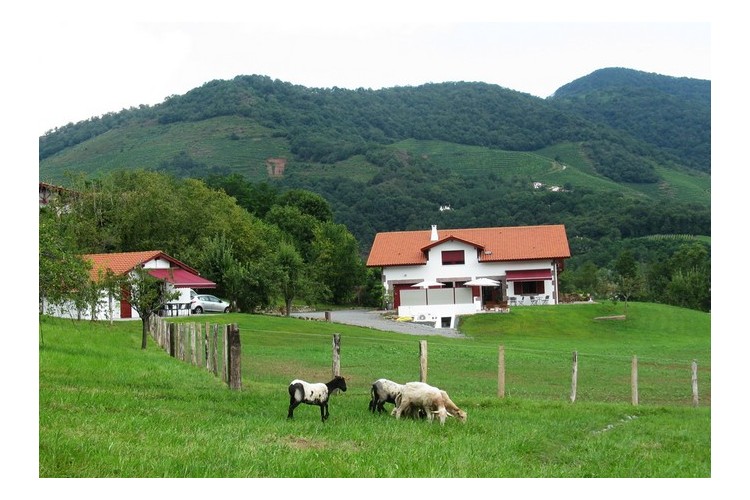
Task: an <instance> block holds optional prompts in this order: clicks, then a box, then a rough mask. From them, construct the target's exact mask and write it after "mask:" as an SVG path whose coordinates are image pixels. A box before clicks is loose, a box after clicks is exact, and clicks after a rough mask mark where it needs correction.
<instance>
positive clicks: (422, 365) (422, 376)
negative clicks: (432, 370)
mask: <svg viewBox="0 0 750 500" xmlns="http://www.w3.org/2000/svg"><path fill="white" fill-rule="evenodd" d="M419 381H420V382H425V383H426V382H427V341H426V340H420V341H419Z"/></svg>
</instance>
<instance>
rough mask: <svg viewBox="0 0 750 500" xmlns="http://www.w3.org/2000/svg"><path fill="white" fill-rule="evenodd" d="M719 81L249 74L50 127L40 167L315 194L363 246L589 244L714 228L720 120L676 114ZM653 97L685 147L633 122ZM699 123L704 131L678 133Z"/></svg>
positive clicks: (43, 172)
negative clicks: (499, 236)
mask: <svg viewBox="0 0 750 500" xmlns="http://www.w3.org/2000/svg"><path fill="white" fill-rule="evenodd" d="M705 83H706V82H701V81H695V80H690V79H673V78H670V77H661V76H659V75H651V74H647V73H641V72H635V71H631V70H622V71H620V70H603V71H602V72H598V73H595V74H593V75H589V76H588V77H584V78H582V79H579V80H576V81H575V82H571V84H569V85H568V86H565V87H563V88H561V89H560V90H559V91H558V92H557V93H556V94H555V96H554V97H553V98H550V99H540V98H536V97H533V96H530V95H528V94H523V93H520V92H516V91H512V90H508V89H505V88H502V87H499V86H497V85H489V84H485V83H469V82H451V83H438V84H427V85H421V86H417V87H395V88H389V89H382V90H371V89H357V90H346V89H339V88H330V89H318V88H306V87H303V86H299V85H293V84H290V83H287V82H282V81H279V80H273V79H271V78H268V77H265V76H257V75H253V76H238V77H236V78H233V79H231V80H215V81H211V82H208V83H206V84H205V85H202V86H201V87H198V88H196V89H193V90H191V91H190V92H188V93H186V94H184V95H175V96H171V97H169V98H168V99H166V100H165V101H164V102H163V103H161V104H159V105H156V106H140V107H137V108H131V109H129V110H123V111H120V112H118V113H110V114H107V115H105V116H102V117H98V118H92V119H90V120H86V121H84V122H81V123H77V124H68V125H65V126H62V127H60V128H58V129H56V130H53V131H50V132H49V133H47V134H45V135H44V136H43V137H41V138H40V164H39V176H40V180H42V181H46V182H52V183H57V184H62V185H66V183H67V179H69V175H70V174H79V175H83V176H84V177H97V176H100V175H103V174H106V173H108V172H112V171H116V170H120V169H125V170H130V169H152V170H159V171H164V172H169V173H171V174H174V175H175V176H177V177H194V178H207V177H209V176H215V175H219V176H221V175H229V174H239V175H240V176H242V177H243V178H245V179H247V180H248V181H251V182H254V183H270V184H272V185H274V186H275V187H277V188H280V189H282V190H283V189H290V188H302V189H309V190H312V191H315V192H317V193H319V194H321V195H323V196H325V197H326V199H327V200H328V201H329V202H330V203H331V206H332V208H333V209H334V215H335V218H336V220H337V222H340V223H344V224H346V225H347V227H348V228H349V229H350V231H351V232H352V233H353V234H354V235H355V236H356V237H357V239H358V240H359V241H360V244H361V245H362V247H363V251H365V252H366V251H367V248H368V247H369V243H370V242H371V241H372V238H373V237H374V234H375V232H377V231H389V230H403V229H424V228H428V227H429V226H430V225H431V224H433V223H439V224H440V225H441V226H443V227H448V226H451V227H472V226H474V227H477V226H491V225H524V224H545V223H564V224H566V226H567V227H568V231H569V235H570V236H571V237H575V238H577V237H581V238H584V241H588V240H586V239H589V240H595V239H599V238H602V237H608V238H620V237H635V236H645V235H649V234H660V233H661V234H663V233H672V232H675V233H686V234H702V235H710V203H711V200H710V174H709V172H710V154H709V156H708V158H702V157H701V155H700V154H696V152H701V151H703V150H704V149H705V147H704V146H705V145H709V146H710V123H708V126H709V128H708V129H705V124H704V125H701V126H699V127H692V126H691V127H687V126H686V125H685V124H686V123H687V121H686V120H680V119H679V115H677V116H678V118H674V119H667V118H670V117H672V115H673V114H674V113H676V111H675V110H676V109H682V110H683V111H684V112H687V110H693V109H698V108H699V107H700V106H706V108H707V109H710V100H709V96H708V95H707V94H706V93H705V92H701V91H700V89H702V88H704V87H705ZM606 92H609V94H608V95H611V96H613V99H614V98H615V97H616V99H615V100H616V102H617V103H618V105H617V109H616V111H617V113H615V112H614V111H613V110H611V109H609V111H608V110H607V109H608V108H607V107H608V106H611V103H609V102H608V101H606V99H604V96H605V94H606ZM639 93H640V94H643V95H657V94H658V95H660V96H661V97H662V98H661V100H659V99H656V100H654V99H651V100H649V101H648V106H649V107H650V108H651V109H649V110H648V111H649V113H650V114H649V115H648V116H654V117H659V116H665V117H666V118H665V119H663V120H662V121H661V122H659V123H658V126H657V125H652V127H653V128H659V129H662V130H663V129H667V132H664V131H662V133H661V135H662V136H666V137H670V138H673V139H674V140H673V142H671V143H669V144H666V145H661V144H660V143H658V142H657V141H650V140H649V137H648V136H647V134H646V133H645V131H639V130H638V129H637V128H633V124H634V123H639V117H642V116H645V111H644V109H643V108H642V106H643V105H645V104H644V103H643V101H642V100H638V99H632V98H629V97H628V96H632V95H638V94H639ZM587 103H588V104H587ZM660 103H663V104H664V106H663V107H660V106H661V104H660ZM700 103H702V104H700ZM693 114H695V115H696V116H697V113H693ZM691 116H692V115H691ZM641 121H643V120H642V119H641ZM654 123H656V122H654ZM646 128H647V127H646ZM688 129H689V130H690V131H691V133H693V134H697V135H698V136H699V138H697V139H696V140H694V141H683V142H688V143H689V144H683V143H681V142H679V141H677V139H676V138H677V137H678V136H679V134H680V133H682V132H685V133H687V132H686V131H687V130H688ZM691 148H692V149H691ZM709 153H710V149H709ZM441 206H442V207H447V206H449V207H450V210H443V211H440V207H441Z"/></svg>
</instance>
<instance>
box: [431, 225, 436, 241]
mask: <svg viewBox="0 0 750 500" xmlns="http://www.w3.org/2000/svg"><path fill="white" fill-rule="evenodd" d="M437 240H438V234H437V226H436V225H435V224H433V225H432V233H431V234H430V241H437Z"/></svg>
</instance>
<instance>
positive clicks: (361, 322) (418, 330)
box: [291, 309, 465, 338]
mask: <svg viewBox="0 0 750 500" xmlns="http://www.w3.org/2000/svg"><path fill="white" fill-rule="evenodd" d="M330 314H331V321H332V322H333V323H343V324H345V325H355V326H362V327H365V328H374V329H376V330H383V331H386V332H396V333H406V334H409V335H423V336H424V335H441V336H443V337H458V338H465V336H464V335H462V334H461V333H459V332H458V331H457V330H455V329H453V328H434V327H432V326H428V325H425V324H421V323H414V322H411V321H395V320H393V319H389V318H387V317H386V316H385V315H384V312H383V311H377V310H366V309H352V310H343V311H331V313H330ZM291 315H292V316H293V317H295V318H310V319H317V320H325V312H301V313H292V314H291Z"/></svg>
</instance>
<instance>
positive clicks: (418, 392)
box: [395, 382, 467, 425]
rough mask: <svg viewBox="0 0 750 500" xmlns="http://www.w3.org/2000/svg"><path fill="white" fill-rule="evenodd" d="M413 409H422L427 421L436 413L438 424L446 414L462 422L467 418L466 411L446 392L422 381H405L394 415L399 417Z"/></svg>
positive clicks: (443, 422)
mask: <svg viewBox="0 0 750 500" xmlns="http://www.w3.org/2000/svg"><path fill="white" fill-rule="evenodd" d="M415 410H418V411H424V412H425V413H426V415H427V419H428V420H429V421H432V420H433V418H434V416H435V415H437V416H438V419H439V420H440V425H445V419H446V417H447V416H451V417H457V418H458V419H459V420H461V421H462V422H466V418H467V415H466V412H465V411H463V410H461V409H460V408H459V407H458V406H456V404H455V403H454V402H453V401H452V400H451V399H450V397H449V396H448V393H447V392H445V391H443V390H441V389H438V388H437V387H433V386H431V385H428V384H425V383H423V382H407V383H406V384H404V387H403V389H402V390H401V398H400V401H399V404H398V407H397V408H396V409H395V416H396V418H397V419H400V418H401V415H402V414H408V413H409V412H414V411H415ZM405 412H406V413H405Z"/></svg>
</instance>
